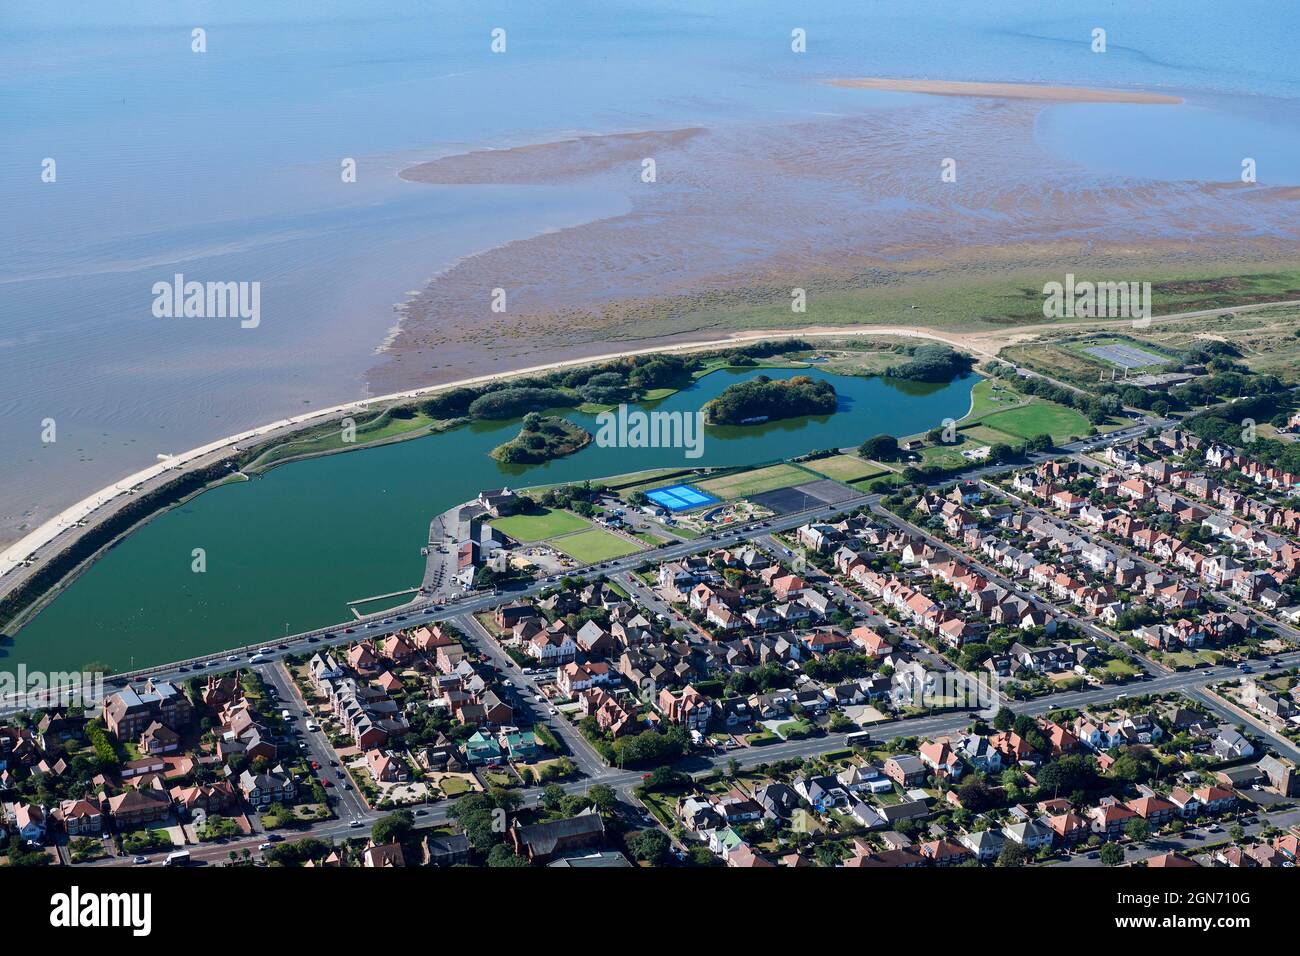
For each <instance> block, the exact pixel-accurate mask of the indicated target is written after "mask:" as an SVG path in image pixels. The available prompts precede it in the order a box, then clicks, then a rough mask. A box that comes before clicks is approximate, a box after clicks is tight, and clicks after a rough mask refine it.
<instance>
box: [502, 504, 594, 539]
mask: <svg viewBox="0 0 1300 956" xmlns="http://www.w3.org/2000/svg"><path fill="white" fill-rule="evenodd" d="M491 525H492V527H494V528H496V529H497V530H498V531H500V532H501V533H502V534H505V535H509V536H510V537H512V538H514V539H515V540H516V541H520V542H531V541H541V540H542V539H543V538H553V537H555V536H556V535H557V534H568V533H569V532H570V531H581V530H582V529H583V528H589V527H591V522H590V521H588V520H587V519H586V518H579V517H578V516H577V515H575V514H573V513H572V512H569V511H563V510H561V509H559V508H541V509H539V510H537V511H535V512H532V513H530V514H520V515H509V516H508V517H505V518H498V519H497V520H496V521H493V522H491Z"/></svg>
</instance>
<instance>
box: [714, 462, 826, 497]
mask: <svg viewBox="0 0 1300 956" xmlns="http://www.w3.org/2000/svg"><path fill="white" fill-rule="evenodd" d="M812 480H814V479H813V477H812V476H811V475H810V474H808V472H806V471H804V470H803V469H802V468H796V467H795V466H794V465H769V466H768V467H766V468H759V469H756V470H754V471H741V472H737V473H736V474H734V475H724V476H723V477H721V478H710V479H709V480H708V481H701V482H700V483H699V484H697V485H696V487H697V488H699V489H700V490H701V491H707V492H708V493H709V494H711V495H713V496H714V497H716V498H721V499H723V500H724V501H726V500H730V499H732V498H744V497H746V496H748V495H759V494H762V493H763V492H765V491H775V490H776V489H777V488H789V487H790V486H791V485H801V484H803V483H804V482H806V481H812Z"/></svg>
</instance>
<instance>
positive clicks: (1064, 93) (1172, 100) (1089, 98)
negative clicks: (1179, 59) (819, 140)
mask: <svg viewBox="0 0 1300 956" xmlns="http://www.w3.org/2000/svg"><path fill="white" fill-rule="evenodd" d="M826 83H827V85H828V86H843V87H849V88H852V89H859V90H891V91H893V92H896V93H928V94H930V95H932V96H979V97H990V98H994V99H1003V100H1049V101H1051V102H1054V103H1152V104H1164V105H1167V106H1173V105H1177V104H1179V103H1181V102H1182V101H1183V100H1182V97H1180V96H1169V95H1167V94H1164V93H1144V92H1141V91H1137V90H1100V89H1092V88H1089V87H1082V86H1039V85H1037V84H1033V83H966V82H960V81H957V80H891V79H885V78H882V77H864V78H861V79H840V80H827V81H826Z"/></svg>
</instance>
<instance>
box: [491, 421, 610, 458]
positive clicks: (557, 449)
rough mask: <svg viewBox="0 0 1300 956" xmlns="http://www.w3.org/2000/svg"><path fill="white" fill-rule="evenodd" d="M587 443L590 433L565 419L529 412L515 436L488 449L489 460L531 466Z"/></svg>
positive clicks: (570, 452) (583, 446) (561, 456)
mask: <svg viewBox="0 0 1300 956" xmlns="http://www.w3.org/2000/svg"><path fill="white" fill-rule="evenodd" d="M590 441H591V432H589V431H587V429H585V428H583V427H582V426H581V425H575V424H574V423H573V422H571V421H569V420H568V419H567V418H561V417H560V416H558V415H546V416H543V415H539V414H538V413H537V412H529V413H528V414H527V415H525V416H524V422H523V425H522V426H521V427H520V429H519V434H518V435H516V436H515V437H514V438H513V439H512V440H510V441H508V442H506V443H505V444H504V445H497V447H496V448H494V449H492V457H493V458H495V459H496V460H497V461H499V462H503V463H504V464H507V465H535V464H538V463H539V462H543V461H550V460H551V459H552V458H563V457H564V456H565V455H572V454H573V453H574V452H575V451H578V450H579V449H581V448H585V447H586V446H587V444H588V443H589V442H590Z"/></svg>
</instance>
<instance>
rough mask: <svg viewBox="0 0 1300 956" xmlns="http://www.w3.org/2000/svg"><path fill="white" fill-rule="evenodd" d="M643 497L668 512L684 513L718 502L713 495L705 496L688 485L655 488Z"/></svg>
mask: <svg viewBox="0 0 1300 956" xmlns="http://www.w3.org/2000/svg"><path fill="white" fill-rule="evenodd" d="M645 496H646V497H647V498H649V499H650V500H651V501H653V502H654V503H655V504H657V505H659V506H660V507H662V508H667V509H668V510H669V511H686V510H688V509H690V508H699V507H702V506H703V505H711V504H714V503H716V502H717V500H718V499H717V498H715V497H713V495H708V494H705V493H704V492H702V491H700V490H699V489H698V488H692V487H691V486H690V485H669V486H668V487H667V488H656V489H655V490H654V491H647V492H646V493H645Z"/></svg>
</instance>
